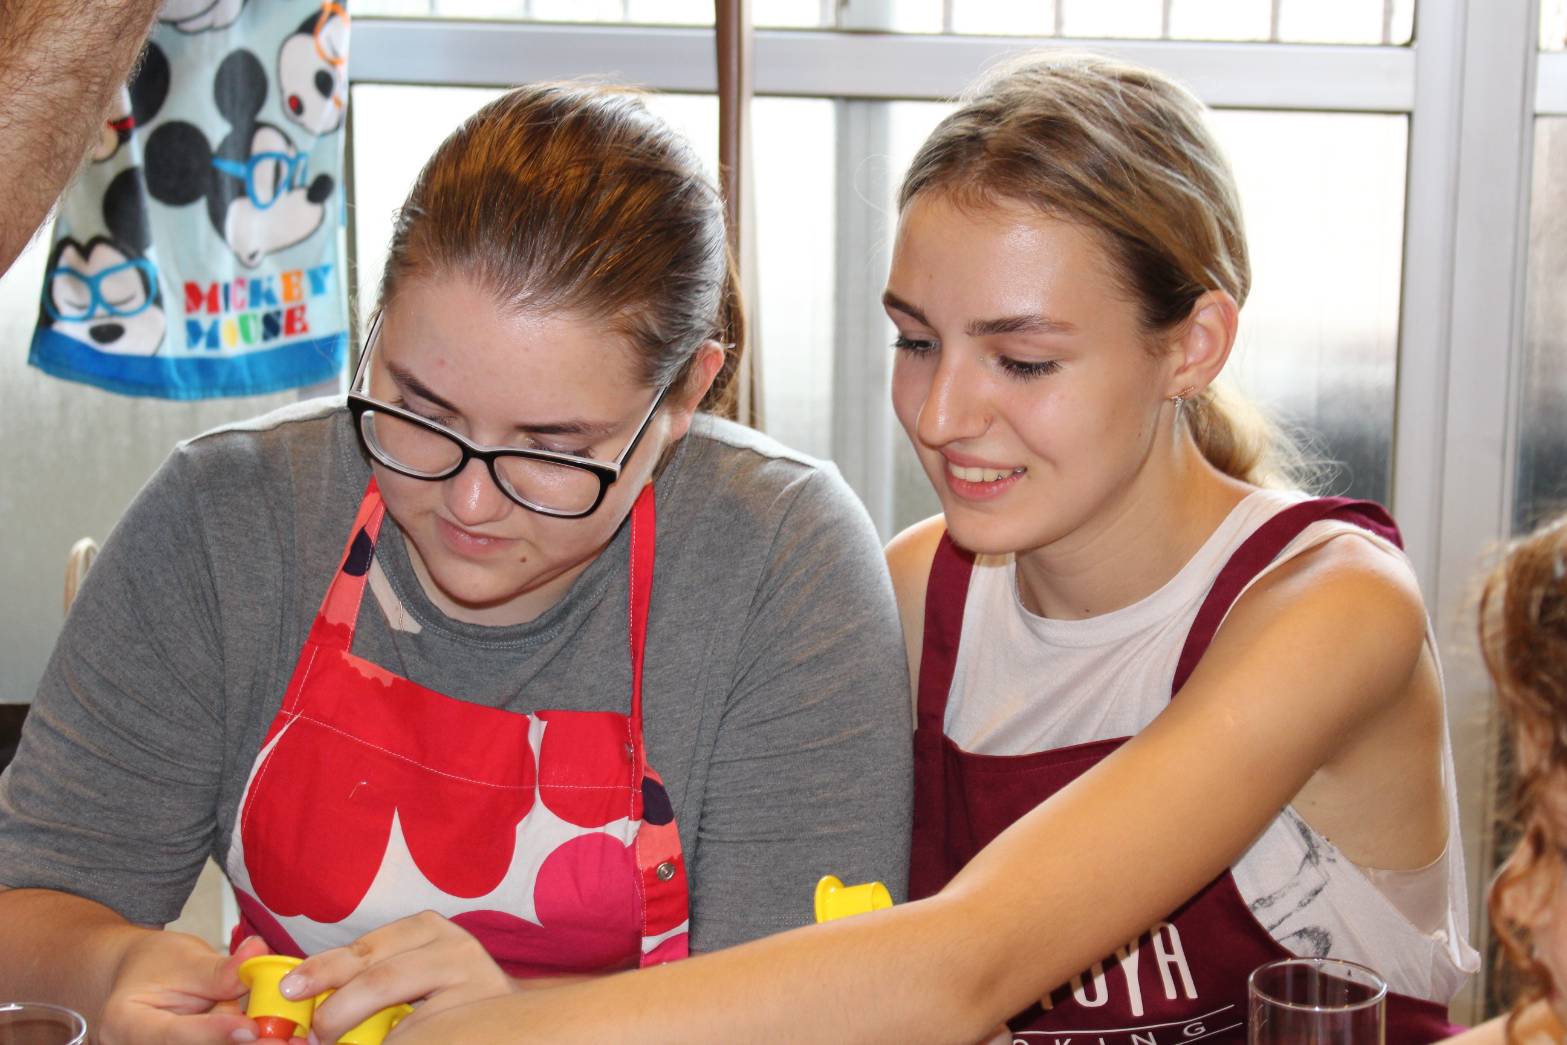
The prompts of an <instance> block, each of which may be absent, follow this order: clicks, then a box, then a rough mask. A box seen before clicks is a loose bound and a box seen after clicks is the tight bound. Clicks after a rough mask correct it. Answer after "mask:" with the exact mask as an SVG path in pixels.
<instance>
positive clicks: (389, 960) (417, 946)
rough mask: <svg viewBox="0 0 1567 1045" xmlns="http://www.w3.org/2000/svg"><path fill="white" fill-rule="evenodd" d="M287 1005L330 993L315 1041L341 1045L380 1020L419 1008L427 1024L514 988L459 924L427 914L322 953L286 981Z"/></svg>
mask: <svg viewBox="0 0 1567 1045" xmlns="http://www.w3.org/2000/svg"><path fill="white" fill-rule="evenodd" d="M279 986H280V989H281V990H282V992H283V995H284V997H287V998H304V997H309V996H312V995H316V994H320V993H321V992H322V991H325V990H331V991H333V992H334V993H333V994H332V996H331V997H330V998H328V999H326V1000H325V1001H323V1002H322V1003H321V1004H320V1005H319V1006H318V1007H317V1008H316V1012H315V1016H314V1017H313V1018H312V1020H311V1025H310V1029H311V1033H312V1036H313V1037H314V1038H315V1039H316V1040H318V1041H336V1040H337V1039H338V1038H339V1037H341V1036H342V1035H343V1034H345V1033H347V1032H348V1031H350V1030H352V1029H353V1028H354V1027H356V1026H357V1025H359V1024H360V1023H362V1022H364V1020H365V1019H367V1018H368V1017H370V1016H371V1015H372V1014H374V1013H375V1012H377V1011H379V1010H381V1009H384V1008H386V1007H387V1006H390V1005H398V1004H401V1003H403V1002H420V1003H421V1004H420V1006H419V1014H420V1015H421V1016H426V1015H433V1014H434V1013H437V1012H440V1011H442V1010H444V1009H449V1008H452V1007H454V1006H457V1005H466V1004H468V1003H469V1002H473V1001H478V1000H480V999H482V998H493V997H496V996H498V995H503V994H509V993H511V991H512V989H513V984H512V981H511V979H510V978H509V977H507V975H506V974H505V973H503V972H502V971H501V970H500V967H499V966H497V965H496V964H495V961H494V959H492V958H491V957H490V955H489V953H488V952H487V951H485V949H484V946H483V945H482V944H480V943H479V941H478V940H476V939H474V938H473V936H472V935H470V934H469V933H468V932H466V931H465V930H463V929H462V928H460V927H458V926H457V925H454V924H453V923H452V922H450V921H448V920H447V919H445V918H443V917H441V916H440V915H438V914H435V913H433V912H431V911H425V912H424V913H422V914H415V915H411V916H409V917H407V918H400V919H398V920H397V921H395V922H392V923H390V924H389V925H384V926H382V927H381V928H379V929H376V930H374V931H373V932H368V933H365V934H364V935H363V936H361V937H360V938H359V939H357V940H355V941H354V942H353V943H351V944H349V945H348V946H346V947H334V948H333V949H332V950H330V951H322V952H321V953H320V954H317V955H314V956H312V957H310V958H309V959H307V960H306V961H304V962H302V963H300V965H299V967H298V968H296V969H295V970H294V971H292V972H290V973H289V974H288V975H287V976H285V977H283V982H282V983H281V984H280V985H279Z"/></svg>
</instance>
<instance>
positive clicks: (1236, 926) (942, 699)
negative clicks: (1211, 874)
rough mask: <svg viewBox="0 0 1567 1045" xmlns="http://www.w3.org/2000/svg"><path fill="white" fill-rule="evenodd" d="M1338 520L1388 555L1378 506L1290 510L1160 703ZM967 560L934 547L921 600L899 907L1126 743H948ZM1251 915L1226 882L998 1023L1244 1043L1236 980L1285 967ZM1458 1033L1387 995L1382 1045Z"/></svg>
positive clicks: (1068, 1032) (1417, 1005) (1034, 1037)
mask: <svg viewBox="0 0 1567 1045" xmlns="http://www.w3.org/2000/svg"><path fill="white" fill-rule="evenodd" d="M1330 518H1331V519H1343V520H1346V521H1349V522H1352V523H1355V524H1356V525H1359V526H1362V527H1364V528H1366V529H1367V530H1370V531H1372V532H1373V533H1376V534H1379V535H1381V536H1382V537H1385V538H1387V539H1388V540H1390V541H1392V542H1394V543H1395V544H1400V543H1401V542H1400V538H1399V535H1398V530H1397V527H1396V526H1394V524H1393V520H1392V519H1391V518H1389V517H1388V515H1387V513H1386V512H1384V511H1383V510H1382V508H1381V507H1380V506H1378V505H1375V504H1371V503H1370V502H1365V501H1351V500H1348V499H1346V498H1341V497H1333V498H1322V499H1319V500H1312V501H1305V502H1302V503H1300V504H1297V505H1292V506H1291V507H1289V508H1286V509H1285V510H1284V511H1282V512H1280V513H1279V514H1278V515H1276V516H1274V517H1273V518H1272V519H1269V520H1268V521H1267V522H1266V523H1264V524H1263V525H1262V526H1261V527H1259V528H1258V530H1257V532H1256V533H1254V534H1253V535H1252V536H1251V537H1249V538H1247V540H1246V541H1245V542H1244V543H1243V544H1242V545H1241V546H1240V547H1239V548H1237V549H1236V551H1235V554H1234V555H1233V556H1231V558H1230V560H1229V562H1227V563H1226V564H1225V566H1224V568H1223V570H1221V571H1220V573H1219V575H1218V577H1217V579H1215V581H1214V584H1213V587H1212V589H1211V590H1210V591H1209V593H1208V596H1207V598H1206V599H1205V600H1204V601H1203V604H1202V606H1201V607H1200V608H1199V610H1198V612H1197V617H1196V620H1195V621H1193V623H1192V628H1191V631H1190V632H1189V633H1188V635H1187V637H1186V644H1185V646H1184V647H1183V648H1182V650H1181V656H1180V660H1179V661H1178V663H1177V667H1176V671H1175V678H1174V681H1173V682H1172V684H1171V686H1170V695H1171V697H1172V698H1173V697H1174V696H1175V694H1176V693H1178V692H1180V689H1181V686H1183V685H1184V684H1185V683H1186V680H1187V678H1188V677H1190V675H1191V673H1192V671H1193V669H1195V668H1196V666H1197V662H1198V661H1199V660H1200V659H1202V655H1203V653H1204V652H1205V651H1206V650H1207V648H1208V644H1209V642H1211V641H1212V639H1213V636H1214V634H1215V633H1216V632H1217V631H1218V629H1219V625H1220V624H1221V623H1222V622H1223V620H1224V618H1225V615H1226V614H1227V613H1228V612H1229V609H1230V607H1231V605H1232V604H1233V603H1234V602H1235V600H1236V598H1238V597H1239V596H1240V594H1241V592H1242V591H1243V590H1245V588H1246V586H1247V584H1249V583H1250V582H1251V581H1252V580H1253V579H1254V578H1255V577H1256V576H1257V575H1258V574H1259V573H1261V572H1262V570H1263V569H1265V568H1266V567H1267V566H1268V564H1269V563H1271V562H1272V561H1273V560H1274V558H1275V557H1276V556H1277V555H1278V554H1279V552H1281V551H1282V550H1283V549H1284V548H1285V546H1286V545H1288V544H1289V543H1290V541H1292V540H1294V539H1295V537H1296V536H1298V535H1299V534H1300V533H1301V531H1303V530H1304V529H1305V528H1306V527H1307V526H1309V525H1310V524H1312V523H1314V522H1316V521H1318V520H1319V519H1330ZM973 567H974V559H973V556H972V555H970V554H969V553H967V552H963V551H960V550H959V549H958V548H957V547H956V546H955V545H954V544H953V543H952V541H951V539H950V537H946V536H944V537H943V538H942V540H941V544H940V546H939V547H938V548H937V550H936V555H935V559H934V560H933V561H932V563H931V570H930V585H929V588H928V589H927V594H926V597H925V641H924V651H923V653H922V655H921V661H920V679H919V701H918V711H917V715H916V723H915V733H914V780H915V789H914V839H913V849H912V853H911V857H910V859H911V864H910V877H909V896H910V898H911V899H918V898H920V897H925V896H929V895H931V894H933V893H935V892H937V891H939V890H940V889H941V887H942V886H944V885H945V884H946V883H947V882H948V881H949V880H950V879H951V878H952V876H953V875H955V874H957V872H958V871H959V870H960V869H961V868H962V867H963V865H964V864H966V863H968V861H969V860H970V859H971V858H972V857H973V856H974V854H975V853H977V852H979V850H980V849H982V848H984V846H985V845H987V844H988V843H989V842H990V841H991V839H993V838H995V837H996V836H997V835H998V834H1000V833H1001V832H1002V831H1004V830H1005V829H1006V828H1007V827H1009V826H1011V824H1012V823H1013V822H1014V821H1016V820H1017V819H1018V818H1019V817H1021V816H1023V815H1024V814H1025V813H1027V812H1029V811H1030V810H1031V809H1033V808H1034V807H1035V806H1037V805H1038V804H1039V803H1041V802H1043V801H1044V800H1045V799H1047V798H1049V797H1050V796H1051V795H1053V794H1055V793H1056V792H1057V791H1059V790H1061V788H1063V787H1065V786H1066V785H1067V784H1069V783H1071V782H1072V781H1073V780H1074V779H1076V778H1077V777H1078V776H1080V775H1081V774H1083V773H1085V772H1087V771H1088V770H1089V769H1090V768H1091V767H1093V766H1094V765H1095V764H1096V763H1098V762H1099V761H1100V760H1101V759H1103V758H1105V757H1106V756H1107V755H1109V754H1110V753H1111V752H1112V751H1114V750H1115V749H1116V748H1118V747H1120V746H1121V745H1122V744H1124V743H1126V741H1127V740H1129V739H1131V738H1129V737H1121V738H1118V739H1112V740H1100V741H1094V742H1092V743H1087V744H1077V745H1074V746H1071V747H1064V748H1056V749H1053V750H1049V751H1040V752H1034V753H1031V754H1026V755H978V754H973V753H971V752H967V751H964V750H962V749H961V748H959V747H958V746H957V745H956V744H954V743H953V742H952V741H951V740H949V739H947V737H946V735H945V734H944V732H943V728H942V723H943V721H944V716H945V714H946V706H947V696H948V691H949V690H950V689H951V685H952V672H953V668H954V666H955V665H956V663H957V652H958V640H959V637H960V636H961V635H962V633H963V606H964V601H965V597H966V595H967V593H968V585H969V578H970V576H971V574H972V572H973ZM1291 956H1292V955H1291V953H1290V952H1289V951H1288V950H1286V949H1285V948H1284V947H1283V946H1281V945H1280V944H1279V943H1278V942H1277V941H1276V940H1274V939H1273V937H1272V936H1270V935H1269V934H1268V931H1267V930H1266V929H1265V928H1264V927H1263V926H1262V925H1261V924H1260V923H1259V922H1258V921H1257V919H1256V918H1255V917H1254V916H1253V915H1252V913H1251V910H1250V908H1249V907H1248V906H1247V904H1246V902H1245V900H1244V899H1242V897H1241V894H1240V891H1239V890H1238V889H1237V888H1236V885H1235V880H1234V878H1233V877H1231V875H1230V872H1229V871H1225V872H1224V873H1223V874H1221V875H1219V877H1217V878H1215V879H1214V880H1213V881H1212V882H1210V883H1209V884H1208V885H1207V886H1206V887H1204V888H1203V889H1202V890H1201V891H1200V892H1198V893H1197V895H1195V896H1193V897H1192V898H1191V899H1190V900H1188V901H1186V903H1185V904H1183V905H1182V906H1181V907H1180V908H1179V909H1178V910H1176V911H1174V912H1172V913H1171V914H1170V915H1169V916H1168V917H1167V918H1166V919H1165V920H1163V921H1161V922H1159V923H1158V924H1156V925H1154V926H1152V927H1151V928H1150V929H1149V930H1148V931H1147V932H1145V933H1143V934H1142V935H1141V936H1140V937H1138V938H1137V939H1136V940H1132V941H1130V942H1129V943H1127V944H1126V945H1125V946H1124V947H1119V948H1117V949H1116V951H1115V952H1114V953H1113V954H1108V955H1106V956H1105V957H1104V958H1103V959H1101V960H1100V961H1097V962H1095V963H1094V964H1093V965H1091V966H1090V967H1089V968H1087V969H1085V970H1084V971H1083V972H1081V973H1079V974H1078V975H1076V976H1074V977H1072V979H1071V981H1070V982H1069V983H1067V984H1064V985H1062V986H1061V987H1058V988H1057V989H1056V990H1054V991H1053V992H1051V993H1050V994H1049V995H1048V996H1046V997H1045V998H1043V999H1041V1000H1040V1002H1039V1003H1038V1004H1036V1005H1034V1006H1032V1007H1031V1008H1029V1009H1027V1010H1025V1011H1024V1012H1021V1013H1019V1014H1018V1015H1017V1016H1015V1017H1013V1018H1012V1019H1011V1020H1010V1021H1009V1023H1010V1025H1011V1027H1012V1030H1013V1035H1014V1038H1015V1039H1016V1040H1018V1041H1022V1042H1035V1041H1039V1042H1051V1043H1055V1042H1063V1043H1064V1042H1066V1041H1068V1040H1069V1039H1071V1040H1076V1041H1079V1042H1083V1043H1084V1045H1089V1043H1091V1045H1164V1043H1167V1042H1192V1041H1199V1040H1202V1041H1213V1042H1218V1041H1244V1040H1245V1038H1246V1027H1245V1024H1246V1007H1247V1000H1246V978H1247V977H1248V976H1249V975H1250V974H1251V971H1252V970H1253V969H1255V968H1256V967H1257V966H1259V965H1262V964H1264V963H1265V962H1271V961H1276V960H1278V959H1281V958H1288V957H1291ZM1460 1029H1461V1028H1459V1027H1455V1026H1453V1025H1451V1024H1449V1023H1448V1021H1447V1010H1446V1007H1445V1006H1442V1005H1438V1004H1435V1003H1433V1002H1429V1001H1424V1000H1421V999H1418V998H1411V997H1406V996H1403V995H1399V994H1394V993H1391V992H1390V993H1389V994H1388V1000H1387V1040H1388V1041H1390V1042H1430V1041H1436V1040H1439V1039H1442V1038H1446V1037H1449V1036H1450V1035H1452V1034H1455V1033H1457V1032H1458V1031H1459V1030H1460Z"/></svg>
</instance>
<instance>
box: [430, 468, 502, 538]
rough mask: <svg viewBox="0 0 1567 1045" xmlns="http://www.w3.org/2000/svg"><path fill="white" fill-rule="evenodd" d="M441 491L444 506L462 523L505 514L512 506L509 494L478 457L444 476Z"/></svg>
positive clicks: (492, 519) (479, 522)
mask: <svg viewBox="0 0 1567 1045" xmlns="http://www.w3.org/2000/svg"><path fill="white" fill-rule="evenodd" d="M441 485H442V487H443V489H442V495H443V497H444V498H445V500H446V510H447V511H448V512H450V513H451V515H452V519H453V520H454V521H456V522H457V523H458V524H459V525H461V526H472V527H478V526H482V525H484V524H486V523H492V522H495V521H496V520H498V519H500V518H502V517H504V516H505V515H506V514H507V513H508V512H510V511H511V509H512V502H511V498H509V497H507V496H506V495H505V494H504V493H502V492H501V489H500V487H498V486H496V485H495V480H494V479H493V478H491V476H490V470H489V469H488V468H486V467H485V466H484V462H483V461H480V460H478V459H477V458H476V459H474V460H471V461H469V462H468V463H467V465H465V466H464V467H463V470H462V471H460V472H458V473H457V474H456V475H454V476H452V477H451V478H450V479H447V480H445V481H444V482H443V483H442V484H441Z"/></svg>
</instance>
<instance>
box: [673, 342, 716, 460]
mask: <svg viewBox="0 0 1567 1045" xmlns="http://www.w3.org/2000/svg"><path fill="white" fill-rule="evenodd" d="M723 366H724V346H723V345H721V344H719V343H718V342H717V341H704V342H702V343H701V344H700V345H698V346H697V349H696V356H695V358H693V359H692V361H691V370H690V372H689V373H688V374H687V375H686V379H685V381H683V382H681V385H682V387H679V388H671V389H670V390H669V406H670V411H669V428H670V431H669V435H670V438H671V439H679V438H680V437H681V436H683V435H685V434H686V430H687V429H689V428H690V427H691V419H692V418H693V417H695V416H696V411H697V408H698V407H699V406H701V405H702V398H703V397H704V396H706V395H707V390H708V389H709V388H712V387H713V380H714V379H715V378H717V377H718V372H719V371H720V370H722V369H723Z"/></svg>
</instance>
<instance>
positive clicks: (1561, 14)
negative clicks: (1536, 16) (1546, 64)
mask: <svg viewBox="0 0 1567 1045" xmlns="http://www.w3.org/2000/svg"><path fill="white" fill-rule="evenodd" d="M1564 48H1567V0H1540V50H1542V51H1560V50H1562V49H1564Z"/></svg>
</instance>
